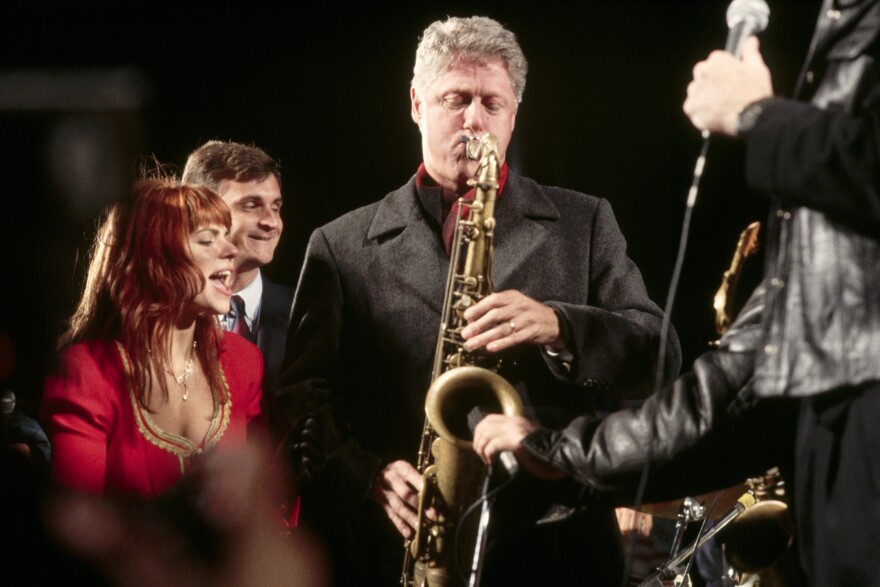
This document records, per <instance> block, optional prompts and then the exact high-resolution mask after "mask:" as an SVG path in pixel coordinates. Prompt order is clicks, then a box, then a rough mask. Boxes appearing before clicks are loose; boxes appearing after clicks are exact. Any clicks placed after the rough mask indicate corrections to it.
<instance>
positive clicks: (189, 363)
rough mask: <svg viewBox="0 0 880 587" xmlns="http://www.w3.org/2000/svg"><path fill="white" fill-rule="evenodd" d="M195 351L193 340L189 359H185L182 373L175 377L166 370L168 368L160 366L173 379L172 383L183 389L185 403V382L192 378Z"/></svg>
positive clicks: (186, 397) (187, 397) (187, 395)
mask: <svg viewBox="0 0 880 587" xmlns="http://www.w3.org/2000/svg"><path fill="white" fill-rule="evenodd" d="M195 350H196V341H195V340H193V345H192V349H191V350H190V353H189V357H187V359H186V365H185V366H184V367H183V373H181V374H180V375H175V374H174V372H173V371H171V370H170V369H168V367H166V366H164V365H163V366H162V369H163V370H164V371H165V372H166V373H168V374H169V375H171V377H172V378H173V379H174V381H176V382H177V385H179V386H180V387H182V388H183V401H186V400H188V399H189V387H188V386H187V384H186V382H187V381H188V380H189V378H190V377H192V374H193V371H194V369H193V354H194V353H195Z"/></svg>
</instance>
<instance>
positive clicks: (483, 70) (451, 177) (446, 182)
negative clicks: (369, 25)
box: [233, 59, 517, 212]
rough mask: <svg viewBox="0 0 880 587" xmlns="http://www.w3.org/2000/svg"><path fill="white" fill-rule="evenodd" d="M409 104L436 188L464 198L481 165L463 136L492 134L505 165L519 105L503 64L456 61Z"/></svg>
mask: <svg viewBox="0 0 880 587" xmlns="http://www.w3.org/2000/svg"><path fill="white" fill-rule="evenodd" d="M410 99H411V102H412V118H413V120H414V121H415V123H416V124H418V125H419V131H421V133H422V157H423V158H424V161H425V168H426V169H427V170H428V174H429V175H430V176H431V177H432V178H433V179H434V181H436V182H437V183H438V184H440V185H441V186H443V187H445V188H447V189H451V190H454V191H456V192H458V193H460V194H461V193H464V192H465V191H467V189H468V187H467V180H468V179H470V178H472V177H473V176H474V174H475V173H476V170H477V162H476V161H472V160H470V159H468V158H467V155H466V154H465V145H464V143H462V141H461V137H462V136H466V137H468V138H472V137H475V136H478V135H482V134H484V133H487V132H488V133H492V134H494V135H495V136H496V137H498V154H499V155H500V157H501V161H500V162H499V163H503V162H504V157H505V154H506V153H507V146H508V145H509V144H510V137H511V135H512V134H513V128H514V125H515V123H516V108H517V102H516V96H515V95H514V93H513V86H512V85H511V83H510V75H509V74H508V72H507V66H506V65H505V64H504V62H503V61H502V60H500V59H496V60H491V61H488V62H486V63H482V64H481V63H476V62H473V61H465V60H458V61H457V62H456V63H455V65H454V66H453V67H452V68H451V69H449V70H448V71H447V72H446V73H444V74H443V75H441V76H440V77H438V78H437V79H435V80H434V81H433V82H431V83H430V84H429V85H428V86H427V88H425V91H424V95H419V94H418V93H417V92H416V91H415V89H414V88H413V89H411V90H410ZM233 212H234V210H233Z"/></svg>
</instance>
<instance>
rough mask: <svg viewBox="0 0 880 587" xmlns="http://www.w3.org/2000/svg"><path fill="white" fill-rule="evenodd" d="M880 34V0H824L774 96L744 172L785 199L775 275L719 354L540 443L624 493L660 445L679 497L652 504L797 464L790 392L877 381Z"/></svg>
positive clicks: (778, 210)
mask: <svg viewBox="0 0 880 587" xmlns="http://www.w3.org/2000/svg"><path fill="white" fill-rule="evenodd" d="M878 35H880V0H826V1H825V2H824V3H823V6H822V12H821V14H820V18H819V22H818V24H817V28H816V34H815V36H814V39H813V43H812V45H811V48H810V55H809V57H808V59H807V62H806V65H805V67H804V70H803V72H802V74H801V81H800V82H799V84H798V90H797V92H796V97H797V98H798V99H797V100H796V99H791V100H789V99H781V98H773V99H770V100H768V101H766V102H765V103H763V104H762V108H763V112H762V114H761V115H760V116H759V118H758V120H757V122H756V125H755V126H754V128H753V129H752V130H751V131H750V132H749V133H748V136H747V137H746V140H747V169H746V173H747V178H748V180H749V183H750V185H752V186H753V187H755V188H756V189H761V190H763V191H765V192H767V193H769V194H771V196H772V197H773V199H774V202H775V204H774V209H773V213H772V215H771V220H770V230H769V231H768V232H769V234H770V237H769V241H768V245H767V264H766V267H765V278H764V281H763V282H762V284H761V286H759V287H758V288H757V289H756V290H755V292H754V293H753V294H752V297H751V298H750V300H749V302H748V303H747V304H746V307H745V308H744V309H743V311H742V312H741V314H740V316H739V318H738V319H737V321H736V322H735V324H734V326H733V327H732V328H731V330H730V331H729V332H728V333H727V334H726V335H725V336H724V337H723V338H722V341H721V347H720V348H719V350H718V351H714V352H710V353H706V354H705V355H703V356H701V357H700V358H699V359H697V361H696V362H695V364H694V370H693V372H692V373H688V374H687V375H684V376H683V377H681V378H679V379H678V380H677V381H676V383H675V384H674V386H673V387H672V388H668V389H666V390H665V391H664V392H662V393H661V394H660V395H658V396H656V397H652V398H650V399H649V400H648V401H647V402H646V403H645V404H644V405H643V406H642V408H641V409H639V410H636V411H631V412H618V413H616V414H612V415H611V416H609V417H608V418H607V419H605V420H604V421H599V420H598V419H596V418H594V417H583V418H579V419H577V420H575V421H574V422H572V424H571V425H570V426H569V427H568V428H566V429H564V430H559V431H551V430H538V431H536V432H535V433H533V434H531V435H530V436H528V437H527V438H526V439H525V440H524V441H523V445H524V446H525V447H526V448H527V449H528V450H530V451H531V452H532V453H534V454H535V455H536V456H538V457H539V458H541V459H542V460H544V461H545V462H549V463H550V464H553V465H555V466H557V467H559V468H561V469H563V470H565V471H566V472H568V473H569V474H570V475H571V476H573V477H574V478H576V479H578V480H580V481H581V482H582V483H584V484H586V485H587V486H589V487H593V488H597V489H602V490H612V491H615V490H617V491H624V492H627V491H630V490H632V488H634V487H635V484H636V481H637V479H638V475H639V473H640V472H641V467H642V464H643V463H644V460H645V458H646V456H647V455H648V450H647V449H648V444H649V443H651V444H652V447H651V448H652V454H651V455H650V459H651V462H652V463H653V464H654V465H655V469H656V470H655V471H654V472H653V473H652V477H651V479H652V487H653V488H655V489H654V491H663V492H665V493H666V494H667V495H665V496H664V495H662V494H659V493H655V494H652V493H651V492H650V490H649V495H648V496H647V499H649V500H655V499H663V498H665V497H675V496H676V495H678V496H680V495H683V494H690V493H693V492H697V491H700V490H701V489H705V490H710V489H713V488H717V487H720V486H724V485H725V484H727V485H730V484H733V483H735V482H741V481H742V479H744V478H746V477H747V476H750V475H754V474H758V473H760V472H761V471H762V470H763V469H766V468H767V467H768V466H772V465H774V464H778V463H780V462H783V461H784V457H785V455H786V454H788V453H789V451H790V449H791V446H790V443H791V442H792V439H793V438H794V434H793V425H794V414H793V412H794V410H793V409H792V404H793V403H794V402H791V401H789V400H787V398H791V397H795V398H796V397H804V396H810V395H816V394H821V393H826V392H830V391H833V390H835V389H839V388H842V387H851V386H855V385H857V384H859V383H863V382H868V381H874V380H878V379H880V241H878V236H880V120H878V115H880V76H878V74H880V64H878V62H877V58H878V56H880V48H878ZM768 440H770V442H768ZM759 447H760V449H759ZM695 465H696V467H697V469H698V470H695ZM695 473H696V474H695ZM701 480H707V483H706V486H705V487H704V488H701V487H700V483H701V482H702V481H701ZM709 480H711V482H708V481H709ZM657 488H662V489H659V490H658V489H657Z"/></svg>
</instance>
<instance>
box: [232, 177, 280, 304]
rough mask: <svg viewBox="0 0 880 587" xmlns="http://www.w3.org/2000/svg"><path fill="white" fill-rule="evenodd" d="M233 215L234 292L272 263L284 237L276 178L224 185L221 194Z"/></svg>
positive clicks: (233, 182)
mask: <svg viewBox="0 0 880 587" xmlns="http://www.w3.org/2000/svg"><path fill="white" fill-rule="evenodd" d="M217 191H218V193H219V194H220V197H221V198H223V201H225V202H226V203H227V204H228V205H229V209H230V210H231V211H232V233H231V235H230V240H231V241H232V244H234V245H235V246H236V247H237V248H238V257H236V259H235V273H236V276H235V284H234V286H233V289H234V291H239V290H241V289H242V288H243V287H244V286H246V285H248V284H249V283H250V282H251V281H253V279H254V277H256V272H257V270H258V269H259V268H260V267H262V266H263V265H266V264H267V263H269V262H270V261H271V260H272V257H273V256H274V255H275V247H276V246H277V245H278V239H279V238H280V237H281V231H282V229H283V228H284V223H283V222H282V220H281V204H282V200H281V188H280V187H279V185H278V180H277V179H275V176H274V175H269V176H267V177H266V178H265V179H262V180H253V181H246V182H240V181H232V180H226V181H223V182H221V183H220V187H219V189H218V190H217Z"/></svg>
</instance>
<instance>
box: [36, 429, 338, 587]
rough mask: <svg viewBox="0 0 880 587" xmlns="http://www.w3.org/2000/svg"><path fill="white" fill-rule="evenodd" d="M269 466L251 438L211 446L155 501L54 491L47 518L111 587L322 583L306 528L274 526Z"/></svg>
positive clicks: (277, 489)
mask: <svg viewBox="0 0 880 587" xmlns="http://www.w3.org/2000/svg"><path fill="white" fill-rule="evenodd" d="M275 472H276V471H275V469H273V468H272V467H270V466H269V461H268V459H267V457H266V455H265V454H264V453H263V452H261V451H260V450H259V449H258V448H256V447H254V446H248V447H243V448H242V449H241V450H238V451H235V450H227V451H224V452H222V453H221V452H214V453H211V454H209V455H206V456H205V458H204V460H202V461H200V462H199V463H197V464H194V465H193V467H192V468H191V469H190V471H189V472H188V474H187V477H185V478H184V479H183V480H181V482H180V484H179V485H178V486H177V487H176V488H175V489H174V490H173V491H172V492H170V493H168V494H166V495H164V496H162V497H160V498H157V499H154V500H147V499H143V498H134V497H126V498H121V497H118V496H104V497H101V496H87V495H80V494H71V493H59V494H56V495H54V496H52V499H51V500H50V501H49V502H48V508H47V511H46V519H47V524H48V526H49V530H50V532H51V533H52V534H53V535H54V536H56V537H57V538H58V540H59V542H60V543H61V544H62V545H64V546H65V547H66V548H68V549H69V550H70V552H72V553H74V554H75V555H77V556H78V557H80V558H82V560H84V561H87V562H90V563H91V564H93V565H94V566H95V567H96V568H97V569H100V570H101V571H102V572H103V573H104V575H105V577H106V578H107V580H108V581H109V582H110V583H111V584H114V585H126V586H134V587H137V586H140V585H143V586H152V585H178V586H184V587H185V586H188V585H192V586H194V587H195V586H201V585H213V586H214V587H233V586H235V587H238V586H245V585H263V586H269V587H271V586H273V585H279V586H280V585H290V586H298V585H302V586H304V587H305V586H309V587H311V586H321V585H327V584H329V581H328V579H327V575H326V572H325V564H324V555H323V553H322V552H320V550H319V549H318V548H317V547H316V546H315V545H314V544H313V542H312V541H311V540H310V538H309V536H308V535H307V534H306V533H305V532H304V531H301V530H296V531H294V532H291V533H288V534H285V533H283V532H282V531H281V524H280V520H278V519H277V517H276V515H275V508H274V504H277V503H278V499H279V495H280V493H281V487H282V485H281V484H280V483H278V479H277V478H276V477H275Z"/></svg>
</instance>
